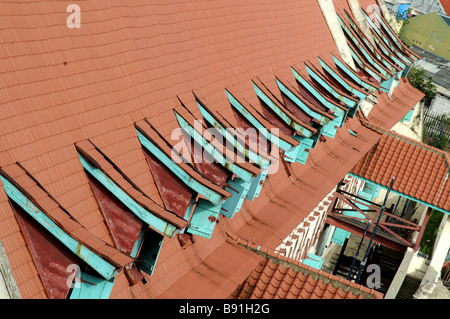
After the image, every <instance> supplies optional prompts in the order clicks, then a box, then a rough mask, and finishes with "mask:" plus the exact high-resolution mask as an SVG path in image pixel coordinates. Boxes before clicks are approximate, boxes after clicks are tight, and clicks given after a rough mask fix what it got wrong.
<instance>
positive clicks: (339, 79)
mask: <svg viewBox="0 0 450 319" xmlns="http://www.w3.org/2000/svg"><path fill="white" fill-rule="evenodd" d="M318 59H319V63H320V65H321V66H322V68H323V69H324V70H325V74H327V75H329V76H328V80H330V81H333V83H334V84H335V85H336V86H338V87H339V86H342V88H343V89H346V90H347V91H348V92H350V93H351V94H354V95H355V96H357V97H358V98H359V99H362V100H364V99H365V98H366V97H367V96H368V94H366V93H363V92H361V91H360V90H357V89H355V88H354V87H352V86H351V85H350V84H348V83H347V82H346V81H345V80H344V78H343V76H342V75H341V74H339V73H338V72H336V71H335V70H333V69H332V68H331V67H330V66H329V65H328V64H327V63H326V62H325V61H323V60H322V59H321V58H318Z"/></svg>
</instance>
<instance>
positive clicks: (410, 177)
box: [351, 131, 450, 211]
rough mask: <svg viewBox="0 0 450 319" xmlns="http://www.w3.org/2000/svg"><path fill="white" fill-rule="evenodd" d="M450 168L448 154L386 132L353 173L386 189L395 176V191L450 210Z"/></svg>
mask: <svg viewBox="0 0 450 319" xmlns="http://www.w3.org/2000/svg"><path fill="white" fill-rule="evenodd" d="M449 169H450V161H449V156H448V154H447V153H446V152H443V151H441V150H439V149H436V148H433V147H431V146H428V145H426V144H423V143H420V142H417V141H414V140H412V139H410V138H407V137H404V136H402V135H400V134H397V133H394V132H392V131H383V134H382V136H381V139H380V141H379V142H378V143H377V144H376V145H375V146H374V147H373V148H372V149H371V150H370V152H368V153H367V154H366V155H365V156H364V157H363V158H362V159H361V161H359V163H358V164H357V165H356V166H355V167H354V168H353V169H352V170H351V173H353V174H355V175H358V176H360V177H363V178H365V179H368V180H370V181H373V182H375V183H377V184H380V185H383V186H386V187H387V186H389V183H390V181H391V179H392V177H393V176H394V177H395V179H396V181H395V182H394V185H393V190H396V191H398V192H400V193H403V194H405V195H408V196H411V197H414V198H416V199H418V200H421V201H423V202H426V203H429V204H432V205H435V206H438V207H440V208H442V209H444V210H446V211H450V197H449V195H450V185H449V182H447V176H448V174H449V172H450V170H449Z"/></svg>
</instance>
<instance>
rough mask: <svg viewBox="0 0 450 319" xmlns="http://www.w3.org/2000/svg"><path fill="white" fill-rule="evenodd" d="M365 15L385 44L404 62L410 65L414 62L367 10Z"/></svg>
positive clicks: (372, 28)
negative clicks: (383, 30) (389, 37)
mask: <svg viewBox="0 0 450 319" xmlns="http://www.w3.org/2000/svg"><path fill="white" fill-rule="evenodd" d="M363 12H364V16H365V18H366V21H367V22H368V23H369V26H370V29H371V30H375V32H376V33H377V35H378V36H379V37H380V38H381V40H382V41H383V42H384V44H385V45H386V46H387V47H388V48H389V49H390V50H391V51H392V52H394V53H395V54H396V55H397V56H398V57H399V58H400V59H401V60H402V61H403V62H405V63H406V65H410V64H411V63H412V62H414V59H412V58H410V57H409V55H407V54H406V53H405V52H403V51H402V50H401V49H399V48H398V47H397V46H396V45H394V44H393V43H392V42H391V41H390V40H389V39H388V38H387V36H386V35H385V34H384V32H382V31H381V30H380V29H379V28H378V26H377V25H376V24H375V23H374V22H373V21H372V19H371V18H370V17H369V16H368V15H367V13H366V12H365V11H363Z"/></svg>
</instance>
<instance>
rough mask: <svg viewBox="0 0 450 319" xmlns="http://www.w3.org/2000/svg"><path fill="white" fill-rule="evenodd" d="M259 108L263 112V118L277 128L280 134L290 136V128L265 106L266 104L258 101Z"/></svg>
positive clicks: (291, 131)
mask: <svg viewBox="0 0 450 319" xmlns="http://www.w3.org/2000/svg"><path fill="white" fill-rule="evenodd" d="M260 106H261V109H262V111H263V114H264V116H265V118H266V119H267V120H268V121H269V122H270V123H271V124H272V125H274V126H275V127H277V128H279V129H280V131H281V132H283V133H284V134H286V135H288V136H291V135H292V134H293V133H294V130H293V129H292V127H290V126H289V125H287V124H286V123H285V121H283V120H282V119H281V118H280V116H279V115H278V114H277V113H275V112H274V111H273V110H272V109H271V108H269V107H268V106H267V104H266V103H265V102H263V101H260Z"/></svg>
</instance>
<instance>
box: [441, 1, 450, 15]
mask: <svg viewBox="0 0 450 319" xmlns="http://www.w3.org/2000/svg"><path fill="white" fill-rule="evenodd" d="M439 1H440V2H441V6H442V8H443V9H444V11H445V13H446V14H447V15H450V0H439Z"/></svg>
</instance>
